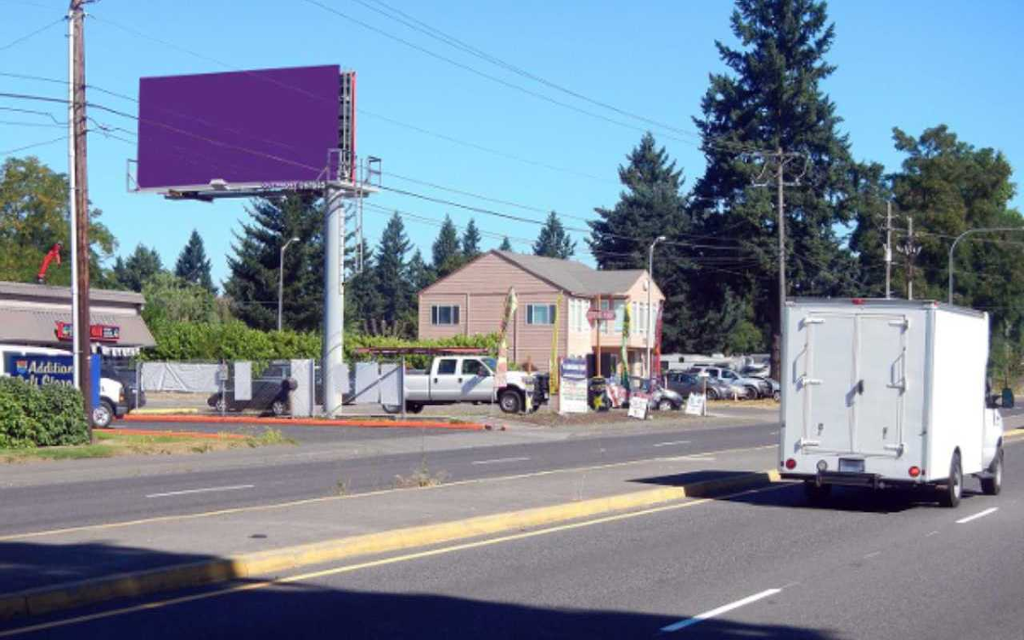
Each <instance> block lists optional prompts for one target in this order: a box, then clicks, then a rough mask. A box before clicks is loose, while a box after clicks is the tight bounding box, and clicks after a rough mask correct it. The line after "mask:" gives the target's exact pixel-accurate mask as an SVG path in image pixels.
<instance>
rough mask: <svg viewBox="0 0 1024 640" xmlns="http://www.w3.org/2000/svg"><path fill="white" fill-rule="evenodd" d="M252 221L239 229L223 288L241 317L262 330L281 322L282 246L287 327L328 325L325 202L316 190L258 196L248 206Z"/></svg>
mask: <svg viewBox="0 0 1024 640" xmlns="http://www.w3.org/2000/svg"><path fill="white" fill-rule="evenodd" d="M246 211H247V212H248V214H249V216H250V218H251V222H248V223H243V224H242V231H241V233H239V232H237V231H236V232H235V242H233V243H232V250H233V252H234V255H233V256H229V257H228V267H229V269H230V271H231V275H230V277H229V278H228V280H227V282H225V284H224V292H225V294H226V295H228V296H229V297H230V298H231V309H232V312H233V313H234V314H235V316H236V317H238V318H239V319H241V320H243V321H244V322H245V323H246V324H248V325H249V326H251V327H254V328H257V329H266V330H269V329H275V328H276V327H277V293H278V278H279V269H280V260H281V247H282V245H283V244H284V243H285V242H287V241H288V240H289V239H291V238H299V242H293V243H292V244H291V245H290V246H289V247H288V250H287V251H285V256H284V311H283V314H282V315H283V326H284V327H285V328H288V329H295V330H299V331H318V330H320V329H321V327H322V324H323V309H324V306H323V295H324V293H323V292H324V286H323V277H324V275H323V273H324V262H323V255H324V248H323V232H322V225H321V220H322V219H323V203H322V201H320V200H319V199H318V198H317V197H315V196H312V195H288V196H275V197H272V198H258V199H254V200H252V201H251V202H250V204H249V206H248V207H246Z"/></svg>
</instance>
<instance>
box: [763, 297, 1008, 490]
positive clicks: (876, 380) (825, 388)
mask: <svg viewBox="0 0 1024 640" xmlns="http://www.w3.org/2000/svg"><path fill="white" fill-rule="evenodd" d="M988 338H989V327H988V315H987V314H985V313H981V312H978V311H974V310H971V309H965V308H962V307H954V306H952V305H946V304H940V303H936V302H926V301H916V300H915V301H906V300H863V299H859V298H854V299H852V300H850V299H847V300H819V299H796V300H790V301H788V302H787V303H786V307H785V311H784V315H783V352H782V363H783V366H782V424H783V427H782V429H781V430H780V443H779V465H780V467H779V471H780V473H781V475H782V476H783V477H784V478H795V479H801V480H804V481H805V485H804V486H805V488H806V489H807V491H808V495H809V496H810V497H811V498H812V499H821V498H824V497H825V496H826V495H827V494H828V491H829V489H830V488H831V487H832V486H833V485H847V486H863V487H873V488H876V489H881V488H886V487H898V486H914V487H920V486H934V487H939V488H941V490H942V491H941V493H940V497H941V501H942V502H943V503H944V504H945V505H946V506H950V507H955V506H957V504H959V502H960V497H961V495H962V494H963V483H964V476H966V475H973V476H975V477H977V478H979V479H980V480H981V488H982V490H983V491H984V492H985V493H987V494H990V495H995V494H998V493H999V491H1000V489H1001V486H1002V481H1003V422H1002V418H1001V417H1000V415H999V412H998V411H997V410H996V409H994V408H993V407H991V406H990V405H989V402H988V398H987V397H986V385H985V379H986V365H987V361H988Z"/></svg>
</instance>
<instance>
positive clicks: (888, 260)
mask: <svg viewBox="0 0 1024 640" xmlns="http://www.w3.org/2000/svg"><path fill="white" fill-rule="evenodd" d="M890 298H892V201H891V200H890V201H889V202H886V203H885V299H886V300H888V299H890Z"/></svg>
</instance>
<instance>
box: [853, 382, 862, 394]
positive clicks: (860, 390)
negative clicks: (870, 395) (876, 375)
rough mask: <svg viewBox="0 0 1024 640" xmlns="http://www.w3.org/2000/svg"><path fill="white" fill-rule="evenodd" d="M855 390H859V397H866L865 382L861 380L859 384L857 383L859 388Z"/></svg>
mask: <svg viewBox="0 0 1024 640" xmlns="http://www.w3.org/2000/svg"><path fill="white" fill-rule="evenodd" d="M855 388H856V390H857V393H858V394H859V395H864V381H863V380H861V381H860V382H858V383H857V386H856V387H855Z"/></svg>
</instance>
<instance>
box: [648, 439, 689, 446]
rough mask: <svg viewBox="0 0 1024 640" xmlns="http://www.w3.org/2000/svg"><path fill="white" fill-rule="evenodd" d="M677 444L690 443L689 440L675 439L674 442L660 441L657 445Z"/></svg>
mask: <svg viewBox="0 0 1024 640" xmlns="http://www.w3.org/2000/svg"><path fill="white" fill-rule="evenodd" d="M677 444H690V441H689V440H673V441H672V442H659V443H658V444H656V445H654V446H656V447H671V446H674V445H677Z"/></svg>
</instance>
